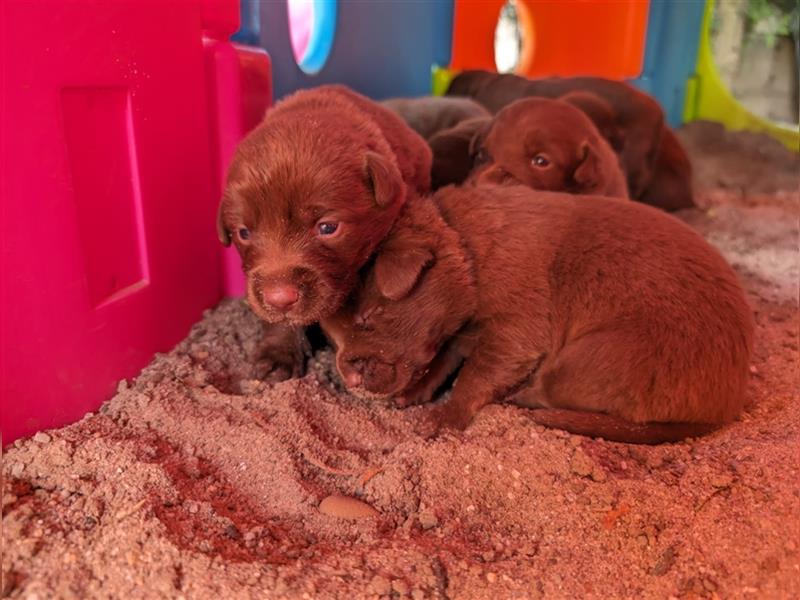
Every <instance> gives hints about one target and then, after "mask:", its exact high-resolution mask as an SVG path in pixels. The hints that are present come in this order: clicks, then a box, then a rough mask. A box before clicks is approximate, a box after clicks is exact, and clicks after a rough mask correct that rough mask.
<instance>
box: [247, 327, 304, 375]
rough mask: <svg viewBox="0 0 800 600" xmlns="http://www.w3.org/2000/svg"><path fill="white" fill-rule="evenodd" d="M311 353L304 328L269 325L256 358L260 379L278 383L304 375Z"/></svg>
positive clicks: (265, 329)
mask: <svg viewBox="0 0 800 600" xmlns="http://www.w3.org/2000/svg"><path fill="white" fill-rule="evenodd" d="M309 354H310V350H309V345H308V341H307V340H306V336H305V334H304V333H303V330H302V329H299V330H294V329H289V328H286V327H285V326H283V325H267V326H265V328H264V337H263V339H262V342H261V346H260V348H259V351H258V355H257V358H256V369H257V373H258V376H259V379H261V380H263V381H266V382H269V383H277V382H279V381H285V380H287V379H293V378H297V377H302V376H303V375H305V372H306V358H307V356H308V355H309Z"/></svg>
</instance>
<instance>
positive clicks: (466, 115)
mask: <svg viewBox="0 0 800 600" xmlns="http://www.w3.org/2000/svg"><path fill="white" fill-rule="evenodd" d="M381 105H382V106H384V107H385V108H388V109H389V110H391V111H392V112H394V113H396V114H397V115H398V116H400V118H402V119H403V120H404V121H405V122H406V124H408V126H409V127H411V128H412V129H413V130H414V131H416V132H417V133H418V134H420V135H421V136H422V137H424V138H425V139H429V138H430V137H431V136H432V135H434V134H436V133H438V132H439V131H442V130H445V129H448V128H450V127H454V126H455V125H457V124H459V123H460V122H462V121H464V120H467V119H473V118H476V117H488V116H489V111H488V110H486V109H485V108H484V107H483V106H481V105H480V104H478V103H477V102H475V101H474V100H472V99H470V98H461V97H441V96H423V97H420V98H390V99H389V100H384V101H382V102H381Z"/></svg>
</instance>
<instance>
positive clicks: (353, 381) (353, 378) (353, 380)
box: [344, 371, 362, 388]
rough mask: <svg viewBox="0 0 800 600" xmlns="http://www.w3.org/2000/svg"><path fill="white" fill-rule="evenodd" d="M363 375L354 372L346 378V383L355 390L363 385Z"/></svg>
mask: <svg viewBox="0 0 800 600" xmlns="http://www.w3.org/2000/svg"><path fill="white" fill-rule="evenodd" d="M361 381H362V379H361V373H356V372H355V371H352V372H350V373H348V374H347V375H345V376H344V382H345V384H346V385H347V387H349V388H355V387H358V386H360V385H361Z"/></svg>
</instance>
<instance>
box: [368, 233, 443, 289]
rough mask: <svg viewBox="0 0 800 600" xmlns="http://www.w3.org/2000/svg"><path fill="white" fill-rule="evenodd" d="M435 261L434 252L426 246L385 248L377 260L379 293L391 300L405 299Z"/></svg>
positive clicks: (397, 244)
mask: <svg viewBox="0 0 800 600" xmlns="http://www.w3.org/2000/svg"><path fill="white" fill-rule="evenodd" d="M434 260H435V259H434V256H433V252H431V250H430V249H428V248H426V247H424V246H416V247H410V246H408V245H406V244H403V243H402V242H399V243H394V244H391V245H390V246H388V247H385V248H383V249H382V250H381V251H380V252H379V253H378V256H377V258H376V259H375V271H374V272H375V284H376V285H377V287H378V291H379V292H380V293H381V295H382V296H383V297H385V298H388V299H389V300H400V299H401V298H404V297H405V296H407V295H408V294H409V293H410V292H411V290H412V289H414V286H415V285H416V283H417V281H419V278H420V276H421V275H422V272H423V271H424V270H425V269H427V268H428V267H430V266H431V265H432V264H433V262H434Z"/></svg>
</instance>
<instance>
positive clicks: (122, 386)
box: [117, 379, 128, 394]
mask: <svg viewBox="0 0 800 600" xmlns="http://www.w3.org/2000/svg"><path fill="white" fill-rule="evenodd" d="M127 389H128V382H127V380H125V379H121V380H120V382H119V383H118V384H117V393H118V394H121V393H122V392H124V391H125V390H127Z"/></svg>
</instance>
